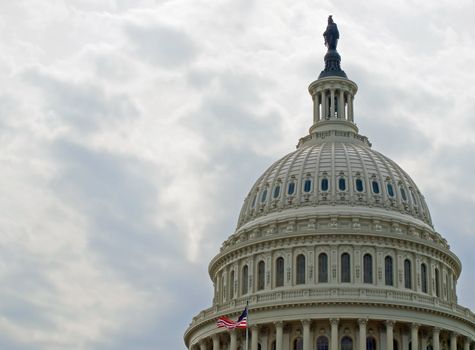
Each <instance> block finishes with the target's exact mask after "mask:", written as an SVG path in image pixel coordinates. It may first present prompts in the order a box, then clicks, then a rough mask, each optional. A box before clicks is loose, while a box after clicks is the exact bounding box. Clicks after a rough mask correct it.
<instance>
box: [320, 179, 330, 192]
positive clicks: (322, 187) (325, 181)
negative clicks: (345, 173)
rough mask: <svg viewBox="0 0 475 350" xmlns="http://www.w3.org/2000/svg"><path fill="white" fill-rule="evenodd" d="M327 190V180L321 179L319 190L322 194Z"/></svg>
mask: <svg viewBox="0 0 475 350" xmlns="http://www.w3.org/2000/svg"><path fill="white" fill-rule="evenodd" d="M328 188H329V184H328V179H327V178H323V179H322V182H321V186H320V189H321V190H322V191H323V192H327V191H328Z"/></svg>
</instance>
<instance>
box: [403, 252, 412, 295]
mask: <svg viewBox="0 0 475 350" xmlns="http://www.w3.org/2000/svg"><path fill="white" fill-rule="evenodd" d="M404 287H405V288H409V289H411V288H412V274H411V261H410V260H409V259H406V260H404Z"/></svg>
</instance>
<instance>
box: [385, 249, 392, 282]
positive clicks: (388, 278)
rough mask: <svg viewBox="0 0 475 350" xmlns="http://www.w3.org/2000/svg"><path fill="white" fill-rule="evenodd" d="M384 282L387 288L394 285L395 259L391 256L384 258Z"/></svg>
mask: <svg viewBox="0 0 475 350" xmlns="http://www.w3.org/2000/svg"><path fill="white" fill-rule="evenodd" d="M384 281H385V284H386V285H387V286H392V285H393V258H392V257H390V256H389V255H388V256H387V257H385V258H384Z"/></svg>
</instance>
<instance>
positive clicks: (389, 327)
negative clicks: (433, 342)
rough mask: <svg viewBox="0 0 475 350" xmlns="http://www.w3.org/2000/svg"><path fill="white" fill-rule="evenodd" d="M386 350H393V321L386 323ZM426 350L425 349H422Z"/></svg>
mask: <svg viewBox="0 0 475 350" xmlns="http://www.w3.org/2000/svg"><path fill="white" fill-rule="evenodd" d="M385 323H386V350H393V345H394V340H393V339H394V321H390V320H388V321H386V322H385ZM423 350H426V349H423Z"/></svg>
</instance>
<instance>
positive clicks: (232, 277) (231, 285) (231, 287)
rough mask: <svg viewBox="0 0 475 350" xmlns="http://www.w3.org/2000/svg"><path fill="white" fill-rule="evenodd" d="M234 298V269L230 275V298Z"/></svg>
mask: <svg viewBox="0 0 475 350" xmlns="http://www.w3.org/2000/svg"><path fill="white" fill-rule="evenodd" d="M233 298H234V270H233V271H231V276H230V277H229V299H233Z"/></svg>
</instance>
